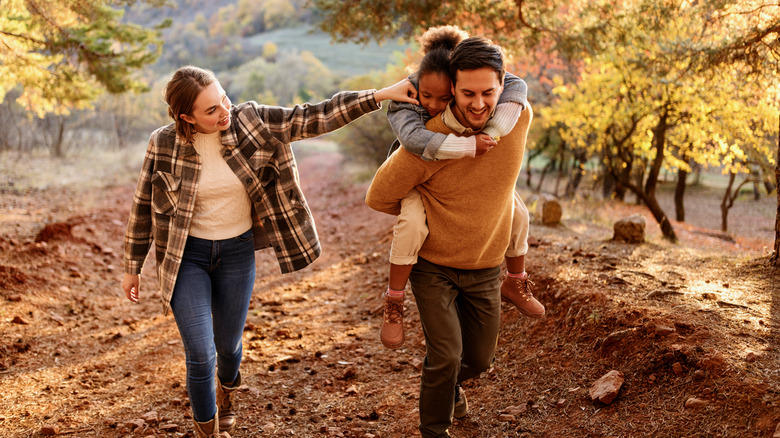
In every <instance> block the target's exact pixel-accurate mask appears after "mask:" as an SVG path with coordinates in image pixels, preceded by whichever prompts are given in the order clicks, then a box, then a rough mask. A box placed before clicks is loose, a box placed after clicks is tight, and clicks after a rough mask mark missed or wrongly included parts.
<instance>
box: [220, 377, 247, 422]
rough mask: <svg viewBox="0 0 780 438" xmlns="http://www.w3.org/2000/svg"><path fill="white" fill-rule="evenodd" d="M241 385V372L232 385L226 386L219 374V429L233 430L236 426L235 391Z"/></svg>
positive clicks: (236, 405) (236, 406)
mask: <svg viewBox="0 0 780 438" xmlns="http://www.w3.org/2000/svg"><path fill="white" fill-rule="evenodd" d="M239 386H241V373H240V372H239V373H238V377H236V380H234V381H233V384H232V385H231V386H229V387H228V386H225V385H224V384H223V383H222V381H220V380H219V376H217V414H218V416H219V430H224V431H227V432H231V433H232V432H233V429H234V428H235V427H236V412H235V411H236V409H237V408H238V402H236V400H235V397H234V395H233V393H234V392H235V391H236V389H238V387H239Z"/></svg>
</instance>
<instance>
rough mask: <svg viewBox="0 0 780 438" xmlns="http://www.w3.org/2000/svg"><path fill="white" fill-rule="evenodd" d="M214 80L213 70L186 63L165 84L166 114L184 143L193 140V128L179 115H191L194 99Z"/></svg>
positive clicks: (215, 78)
mask: <svg viewBox="0 0 780 438" xmlns="http://www.w3.org/2000/svg"><path fill="white" fill-rule="evenodd" d="M216 80H217V77H216V76H214V73H213V72H211V71H209V70H206V69H202V68H200V67H194V66H191V65H188V66H186V67H181V68H179V69H178V70H176V72H175V73H174V74H173V77H171V80H169V81H168V83H167V84H166V85H165V90H163V98H164V99H165V102H166V103H167V104H168V116H169V117H170V118H172V119H173V121H174V122H175V123H176V134H177V135H178V136H179V137H181V138H182V140H183V141H184V142H185V143H191V142H192V141H193V136H194V135H195V132H194V131H195V128H194V127H193V126H192V124H191V123H189V122H187V121H185V120H182V118H181V115H182V114H186V115H188V116H191V115H192V110H193V106H194V105H195V99H197V98H198V95H199V94H200V92H201V91H203V89H204V88H206V87H208V86H209V85H211V84H212V83H213V82H214V81H216Z"/></svg>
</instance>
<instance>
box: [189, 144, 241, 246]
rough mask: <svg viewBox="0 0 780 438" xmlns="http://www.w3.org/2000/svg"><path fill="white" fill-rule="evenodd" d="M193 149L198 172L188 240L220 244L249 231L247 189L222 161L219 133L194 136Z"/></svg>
mask: <svg viewBox="0 0 780 438" xmlns="http://www.w3.org/2000/svg"><path fill="white" fill-rule="evenodd" d="M193 146H194V147H195V150H196V151H197V152H198V155H200V162H201V168H200V178H199V179H198V190H197V192H196V194H195V213H194V214H193V216H192V225H191V226H190V236H193V237H199V238H201V239H208V240H222V239H229V238H231V237H236V236H238V235H239V234H241V233H243V232H244V231H246V230H248V229H250V228H252V213H251V211H252V204H251V203H250V201H249V195H248V194H247V193H246V188H245V187H244V185H243V184H241V181H239V180H238V177H237V176H236V174H235V173H233V171H232V170H231V169H230V166H228V164H227V163H226V162H225V159H224V158H222V147H223V146H222V143H220V132H215V133H213V134H195V141H194V143H193Z"/></svg>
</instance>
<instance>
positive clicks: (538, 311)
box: [501, 275, 544, 318]
mask: <svg viewBox="0 0 780 438" xmlns="http://www.w3.org/2000/svg"><path fill="white" fill-rule="evenodd" d="M531 285H533V282H532V281H531V280H529V279H528V275H526V277H525V278H512V277H510V276H508V275H507V277H506V278H504V282H503V283H501V300H502V301H508V302H510V303H512V304H514V305H515V307H517V310H519V311H520V313H522V314H524V315H526V316H530V317H532V318H541V317H542V316H544V306H543V305H542V303H540V302H539V301H538V300H537V299H536V298H534V294H533V293H532V292H531Z"/></svg>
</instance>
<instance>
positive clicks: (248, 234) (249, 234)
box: [236, 228, 254, 242]
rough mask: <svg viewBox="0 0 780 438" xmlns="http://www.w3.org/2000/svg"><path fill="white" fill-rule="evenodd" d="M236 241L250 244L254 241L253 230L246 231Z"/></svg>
mask: <svg viewBox="0 0 780 438" xmlns="http://www.w3.org/2000/svg"><path fill="white" fill-rule="evenodd" d="M236 240H237V241H239V242H249V241H253V240H254V235H253V233H252V229H251V228H250V229H248V230H246V231H244V232H243V233H241V234H239V235H238V236H236Z"/></svg>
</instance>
